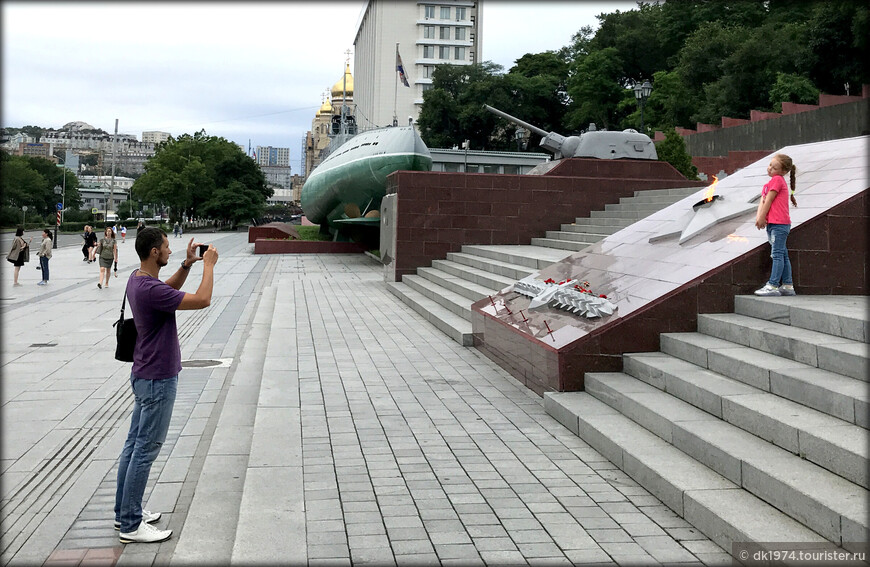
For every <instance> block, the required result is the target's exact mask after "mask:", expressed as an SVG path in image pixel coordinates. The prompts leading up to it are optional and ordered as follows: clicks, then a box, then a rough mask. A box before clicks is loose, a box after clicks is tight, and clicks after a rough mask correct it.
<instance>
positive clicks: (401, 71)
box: [396, 44, 411, 87]
mask: <svg viewBox="0 0 870 567" xmlns="http://www.w3.org/2000/svg"><path fill="white" fill-rule="evenodd" d="M396 71H398V72H399V79H400V80H401V81H402V84H403V85H405V86H406V87H410V86H411V85H409V84H408V78H407V77H406V76H405V66H404V65H403V64H402V56H401V55H399V46H398V44H396Z"/></svg>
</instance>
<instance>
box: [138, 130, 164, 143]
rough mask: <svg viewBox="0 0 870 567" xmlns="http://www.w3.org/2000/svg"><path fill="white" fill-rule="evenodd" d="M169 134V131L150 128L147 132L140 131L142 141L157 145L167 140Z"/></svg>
mask: <svg viewBox="0 0 870 567" xmlns="http://www.w3.org/2000/svg"><path fill="white" fill-rule="evenodd" d="M170 135H171V134H170V133H169V132H160V131H157V130H150V131H147V132H142V141H143V142H145V143H146V144H154V145H157V144H159V143H160V142H165V141H166V140H168V139H169V136H170Z"/></svg>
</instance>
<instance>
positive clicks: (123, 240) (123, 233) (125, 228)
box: [121, 225, 127, 244]
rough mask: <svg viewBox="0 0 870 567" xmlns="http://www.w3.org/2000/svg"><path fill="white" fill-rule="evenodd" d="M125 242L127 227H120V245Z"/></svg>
mask: <svg viewBox="0 0 870 567" xmlns="http://www.w3.org/2000/svg"><path fill="white" fill-rule="evenodd" d="M125 242H127V227H126V226H124V225H121V244H124V243H125Z"/></svg>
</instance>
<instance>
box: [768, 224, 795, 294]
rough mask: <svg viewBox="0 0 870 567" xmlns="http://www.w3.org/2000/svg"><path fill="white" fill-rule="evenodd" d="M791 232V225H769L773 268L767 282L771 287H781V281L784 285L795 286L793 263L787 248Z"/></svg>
mask: <svg viewBox="0 0 870 567" xmlns="http://www.w3.org/2000/svg"><path fill="white" fill-rule="evenodd" d="M790 231H791V225H789V224H768V225H767V240H768V242H770V257H771V258H772V259H773V267H772V268H771V269H770V280H769V281H768V282H767V283H769V284H770V285H773V286H777V287H779V285H780V281H781V282H782V285H793V282H792V279H791V261H789V259H788V250H786V248H785V242H786V240H788V233H789V232H790Z"/></svg>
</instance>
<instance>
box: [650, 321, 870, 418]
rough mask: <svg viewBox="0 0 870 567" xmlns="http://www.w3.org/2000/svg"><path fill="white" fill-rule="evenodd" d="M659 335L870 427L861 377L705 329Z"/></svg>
mask: <svg viewBox="0 0 870 567" xmlns="http://www.w3.org/2000/svg"><path fill="white" fill-rule="evenodd" d="M659 339H660V341H659V342H660V344H661V350H662V352H663V353H665V354H669V355H671V356H674V357H676V358H680V359H682V360H685V361H687V362H691V363H692V364H696V365H698V366H700V367H701V368H707V369H708V370H712V371H713V372H717V373H719V374H721V375H723V376H727V377H728V378H732V379H734V380H739V381H740V382H743V383H745V384H749V385H750V386H754V387H756V388H758V389H760V390H763V391H765V392H771V393H773V394H776V395H778V396H781V397H783V398H786V399H789V400H791V401H793V402H797V403H799V404H803V405H805V406H807V407H810V408H813V409H815V410H818V411H821V412H824V413H826V414H828V415H831V416H834V417H837V418H839V419H842V420H843V421H847V422H849V423H854V424H856V425H859V426H861V427H864V428H865V429H866V428H868V427H870V404H868V402H870V388H868V386H867V383H866V382H864V381H862V380H856V379H854V378H850V377H848V376H843V375H841V374H836V373H834V372H829V371H827V370H822V369H820V368H816V367H815V366H810V365H808V364H804V363H802V362H795V361H793V360H789V359H787V358H782V357H779V356H776V355H773V354H770V353H767V352H763V351H760V350H756V349H754V348H750V347H746V346H741V345H736V344H734V343H732V342H729V341H726V340H723V339H718V338H716V337H711V336H709V335H704V334H701V333H663V334H662V335H660V337H659Z"/></svg>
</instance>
